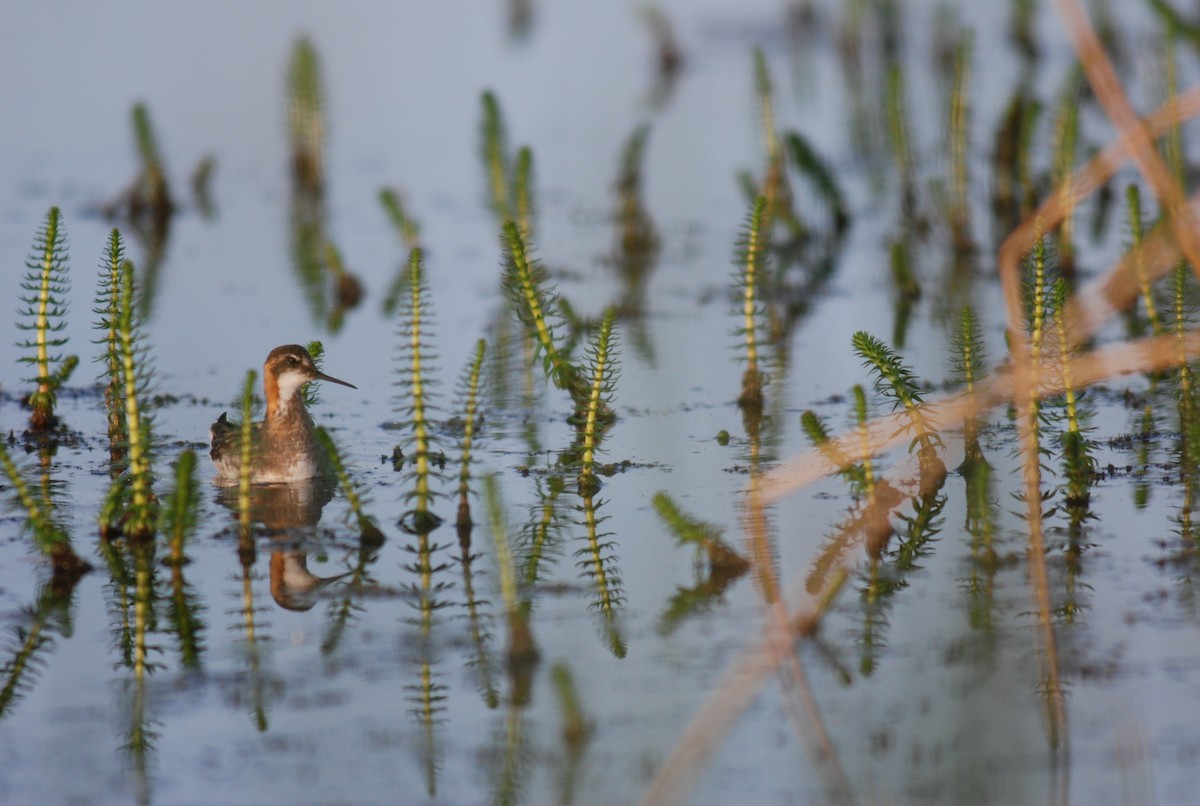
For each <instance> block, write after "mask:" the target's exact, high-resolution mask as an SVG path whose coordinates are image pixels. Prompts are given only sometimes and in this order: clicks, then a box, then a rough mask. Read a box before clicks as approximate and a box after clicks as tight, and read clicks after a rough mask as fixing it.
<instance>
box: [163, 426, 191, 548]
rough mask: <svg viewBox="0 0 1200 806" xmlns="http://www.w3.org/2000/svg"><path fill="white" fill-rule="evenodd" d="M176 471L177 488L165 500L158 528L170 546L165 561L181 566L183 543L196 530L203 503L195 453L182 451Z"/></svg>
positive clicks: (176, 464)
mask: <svg viewBox="0 0 1200 806" xmlns="http://www.w3.org/2000/svg"><path fill="white" fill-rule="evenodd" d="M174 471H175V472H174V476H175V487H174V489H172V490H171V492H170V494H169V495H168V496H167V498H166V506H164V507H163V508H162V510H161V511H160V513H159V518H160V523H159V526H160V531H161V532H162V533H163V534H164V535H166V538H167V541H168V543H169V545H170V547H171V553H170V556H169V557H167V558H166V559H165V560H164V562H166V563H169V564H171V565H181V564H183V562H184V554H183V548H184V544H185V543H186V542H187V537H188V535H189V534H190V533H191V532H192V530H193V529H195V528H196V509H197V507H198V506H199V504H200V491H199V487H198V485H197V483H196V453H195V451H192V450H184V451H182V452H180V454H179V458H177V459H176V460H175V464H174Z"/></svg>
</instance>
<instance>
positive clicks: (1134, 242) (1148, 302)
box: [1125, 183, 1163, 336]
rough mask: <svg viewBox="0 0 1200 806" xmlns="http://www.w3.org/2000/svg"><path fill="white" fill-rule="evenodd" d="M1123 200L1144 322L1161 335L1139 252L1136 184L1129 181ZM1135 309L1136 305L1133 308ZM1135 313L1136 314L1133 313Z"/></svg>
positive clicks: (1140, 229) (1140, 231)
mask: <svg viewBox="0 0 1200 806" xmlns="http://www.w3.org/2000/svg"><path fill="white" fill-rule="evenodd" d="M1125 201H1126V203H1127V204H1128V206H1129V251H1130V252H1131V253H1133V267H1134V271H1135V273H1136V275H1137V280H1138V288H1139V289H1140V290H1141V292H1142V305H1143V306H1144V307H1145V309H1146V310H1145V315H1146V323H1147V324H1149V326H1150V332H1151V333H1152V334H1153V335H1155V336H1161V335H1162V333H1163V324H1162V319H1161V318H1160V317H1159V314H1158V304H1157V303H1156V302H1155V299H1154V287H1153V286H1152V285H1151V284H1150V280H1149V277H1148V276H1147V272H1146V258H1145V256H1144V255H1143V254H1142V253H1141V247H1142V240H1143V234H1144V232H1143V226H1144V222H1143V221H1142V194H1141V191H1140V190H1139V189H1138V186H1137V185H1135V184H1132V183H1130V185H1129V186H1128V187H1127V188H1126V189H1125ZM1133 311H1136V307H1134V308H1133ZM1134 315H1136V314H1134ZM1134 327H1135V331H1137V330H1140V329H1141V324H1140V323H1137V324H1136V325H1135V326H1134Z"/></svg>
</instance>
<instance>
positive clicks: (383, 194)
mask: <svg viewBox="0 0 1200 806" xmlns="http://www.w3.org/2000/svg"><path fill="white" fill-rule="evenodd" d="M379 203H380V205H382V206H383V210H384V212H385V213H387V217H388V221H390V222H391V223H392V227H394V228H395V230H396V234H397V235H399V236H400V239H401V240H402V241H403V242H404V244H405V246H407V247H408V248H409V249H413V248H415V247H417V246H420V240H421V225H420V223H418V221H417V220H416V219H415V218H413V217H412V215H411V214H410V213H409V212H408V209H407V208H406V207H405V206H404V202H403V201H402V199H401V196H400V192H399V191H398V190H396V189H394V188H381V189H380V190H379ZM388 312H389V313H390V311H388Z"/></svg>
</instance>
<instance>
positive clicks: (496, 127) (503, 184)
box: [480, 90, 515, 221]
mask: <svg viewBox="0 0 1200 806" xmlns="http://www.w3.org/2000/svg"><path fill="white" fill-rule="evenodd" d="M480 103H481V104H482V106H483V123H482V125H481V127H480V128H481V133H480V153H481V156H482V159H483V167H484V170H485V172H486V173H487V180H488V202H489V206H490V207H491V210H492V213H493V214H494V215H495V216H496V218H497V219H499V220H500V221H511V220H514V219H515V215H514V211H513V204H512V190H511V187H510V175H511V173H512V172H511V169H510V168H509V160H510V159H511V158H510V157H509V154H508V130H507V128H506V127H505V125H504V116H503V114H502V113H501V112H500V102H499V101H497V100H496V95H495V93H493V92H492V91H491V90H486V91H484V93H483V95H482V96H481V97H480Z"/></svg>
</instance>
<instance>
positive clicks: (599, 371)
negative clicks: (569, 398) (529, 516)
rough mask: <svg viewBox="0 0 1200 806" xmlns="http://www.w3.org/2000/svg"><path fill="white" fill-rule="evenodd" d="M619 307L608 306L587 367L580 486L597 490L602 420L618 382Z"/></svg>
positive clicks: (594, 340)
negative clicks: (588, 381)
mask: <svg viewBox="0 0 1200 806" xmlns="http://www.w3.org/2000/svg"><path fill="white" fill-rule="evenodd" d="M616 322H617V311H616V309H615V308H609V309H608V310H607V311H605V313H604V318H603V319H602V320H601V322H600V330H599V331H598V332H597V333H596V337H595V338H594V339H593V340H592V343H591V345H590V346H589V349H588V370H589V372H590V374H591V386H590V391H589V393H588V399H587V410H586V413H585V414H584V418H583V433H582V440H581V441H582V454H581V457H580V464H579V489H580V490H581V491H588V492H595V491H596V490H598V489H599V488H600V481H599V480H598V479H597V478H596V473H595V467H594V465H595V457H596V448H597V446H598V445H599V442H600V436H599V431H600V428H601V426H602V423H601V420H602V419H603V418H604V417H605V414H606V412H609V411H610V405H611V403H612V397H613V393H614V391H615V390H616V385H617V374H618V372H617V363H616V362H617V355H618V354H619V350H618V346H619V344H620V337H619V335H618V333H617V331H616Z"/></svg>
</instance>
